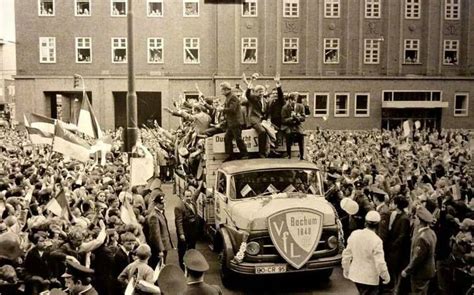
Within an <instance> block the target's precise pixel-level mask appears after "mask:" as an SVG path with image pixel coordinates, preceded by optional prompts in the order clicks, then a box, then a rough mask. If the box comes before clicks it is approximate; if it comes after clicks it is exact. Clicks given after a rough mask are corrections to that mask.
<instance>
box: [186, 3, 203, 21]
mask: <svg viewBox="0 0 474 295" xmlns="http://www.w3.org/2000/svg"><path fill="white" fill-rule="evenodd" d="M186 3H197V14H193V15H186ZM199 4H200V3H199V0H183V17H199V15H200V14H201V7H200V5H199Z"/></svg>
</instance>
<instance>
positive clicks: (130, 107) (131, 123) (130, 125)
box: [125, 0, 138, 153]
mask: <svg viewBox="0 0 474 295" xmlns="http://www.w3.org/2000/svg"><path fill="white" fill-rule="evenodd" d="M132 3H133V0H128V5H127V34H128V37H127V63H128V93H127V109H126V111H127V113H126V115H127V128H126V129H125V151H126V152H128V153H131V152H132V148H133V147H134V146H135V144H136V143H137V138H138V120H137V117H138V116H137V93H136V92H135V69H134V64H133V63H134V58H133V45H134V44H133V7H132Z"/></svg>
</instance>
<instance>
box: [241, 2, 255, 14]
mask: <svg viewBox="0 0 474 295" xmlns="http://www.w3.org/2000/svg"><path fill="white" fill-rule="evenodd" d="M257 13H258V12H257V0H243V2H242V16H247V17H250V16H257Z"/></svg>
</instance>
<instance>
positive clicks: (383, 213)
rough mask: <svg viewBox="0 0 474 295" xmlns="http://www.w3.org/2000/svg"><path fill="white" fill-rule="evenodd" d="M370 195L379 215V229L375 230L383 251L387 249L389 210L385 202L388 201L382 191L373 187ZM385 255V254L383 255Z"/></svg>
mask: <svg viewBox="0 0 474 295" xmlns="http://www.w3.org/2000/svg"><path fill="white" fill-rule="evenodd" d="M369 193H370V195H371V196H372V200H373V201H374V205H375V210H377V212H379V214H380V222H379V227H378V229H377V235H378V236H379V237H380V238H381V239H382V242H383V246H384V250H386V249H387V237H388V223H389V219H390V209H389V208H388V205H387V203H386V201H387V200H388V195H387V193H386V192H384V191H383V190H381V189H379V188H378V187H373V188H371V189H370V192H369ZM385 254H387V253H385Z"/></svg>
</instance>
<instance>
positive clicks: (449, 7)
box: [444, 0, 461, 20]
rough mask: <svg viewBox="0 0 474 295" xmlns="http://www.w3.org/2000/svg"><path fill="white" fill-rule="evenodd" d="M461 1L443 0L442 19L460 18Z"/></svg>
mask: <svg viewBox="0 0 474 295" xmlns="http://www.w3.org/2000/svg"><path fill="white" fill-rule="evenodd" d="M460 10H461V0H444V18H445V19H447V20H457V19H459V18H460Z"/></svg>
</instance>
